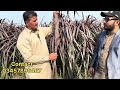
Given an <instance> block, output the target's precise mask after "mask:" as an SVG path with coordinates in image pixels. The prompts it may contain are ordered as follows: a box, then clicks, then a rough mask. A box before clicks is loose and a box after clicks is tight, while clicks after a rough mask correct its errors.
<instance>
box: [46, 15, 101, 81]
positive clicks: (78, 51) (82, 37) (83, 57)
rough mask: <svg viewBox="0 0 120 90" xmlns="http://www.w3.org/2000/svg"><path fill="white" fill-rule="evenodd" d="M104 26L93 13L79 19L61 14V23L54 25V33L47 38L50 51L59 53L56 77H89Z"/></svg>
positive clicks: (54, 72)
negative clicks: (90, 66)
mask: <svg viewBox="0 0 120 90" xmlns="http://www.w3.org/2000/svg"><path fill="white" fill-rule="evenodd" d="M102 28H103V27H102V24H101V22H100V21H98V20H97V19H96V18H95V17H93V16H91V15H89V16H88V17H87V18H86V19H84V18H83V19H81V20H80V21H78V20H71V19H70V18H69V16H65V15H62V14H61V18H60V19H59V23H57V24H56V25H54V27H53V34H52V35H50V36H48V38H47V42H48V46H49V50H50V52H53V51H54V52H57V53H58V54H59V57H58V59H57V61H56V62H55V63H56V64H54V65H55V66H54V65H53V70H54V68H55V69H56V68H57V69H56V70H57V71H55V70H54V71H53V74H54V78H63V79H82V78H83V79H88V78H89V77H88V75H87V71H88V67H89V64H90V62H91V58H92V55H93V50H94V47H95V39H96V36H97V35H98V34H99V32H101V30H103V29H102ZM56 73H57V74H56Z"/></svg>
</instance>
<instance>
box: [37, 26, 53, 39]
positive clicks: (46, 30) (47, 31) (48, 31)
mask: <svg viewBox="0 0 120 90" xmlns="http://www.w3.org/2000/svg"><path fill="white" fill-rule="evenodd" d="M38 29H39V30H42V31H43V34H44V36H45V37H46V36H47V35H50V34H51V33H52V25H50V26H49V27H38Z"/></svg>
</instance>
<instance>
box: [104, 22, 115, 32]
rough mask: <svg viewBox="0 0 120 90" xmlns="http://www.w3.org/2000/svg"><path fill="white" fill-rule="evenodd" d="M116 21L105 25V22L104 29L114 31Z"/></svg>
mask: <svg viewBox="0 0 120 90" xmlns="http://www.w3.org/2000/svg"><path fill="white" fill-rule="evenodd" d="M114 28H115V27H114V23H113V24H112V25H105V24H104V29H105V30H106V31H113V30H114Z"/></svg>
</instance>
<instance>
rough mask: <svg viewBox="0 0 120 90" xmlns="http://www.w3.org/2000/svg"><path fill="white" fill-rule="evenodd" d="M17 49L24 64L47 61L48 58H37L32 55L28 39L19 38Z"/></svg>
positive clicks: (37, 56)
mask: <svg viewBox="0 0 120 90" xmlns="http://www.w3.org/2000/svg"><path fill="white" fill-rule="evenodd" d="M17 48H18V50H19V51H20V53H21V54H22V56H23V57H24V59H25V62H34V63H36V62H46V61H49V56H43V57H42V56H39V55H35V54H33V53H32V48H31V45H30V41H29V39H26V38H24V37H19V38H18V41H17Z"/></svg>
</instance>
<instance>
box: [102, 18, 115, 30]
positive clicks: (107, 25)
mask: <svg viewBox="0 0 120 90" xmlns="http://www.w3.org/2000/svg"><path fill="white" fill-rule="evenodd" d="M115 20H116V19H114V18H113V17H105V18H104V29H105V30H107V31H113V30H114V28H115Z"/></svg>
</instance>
